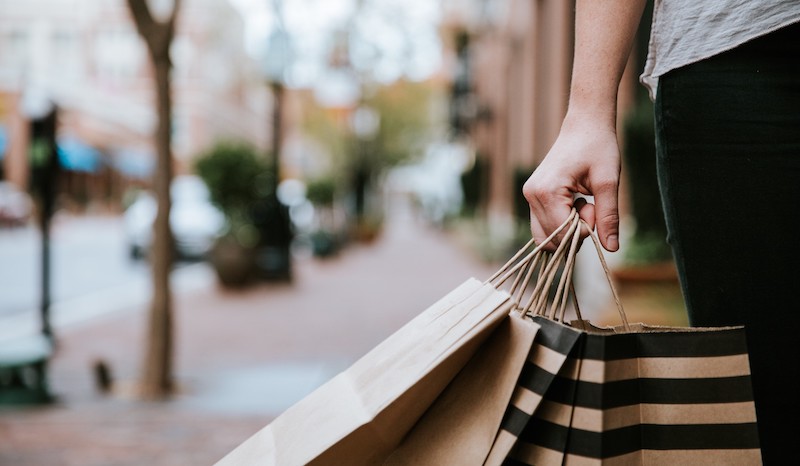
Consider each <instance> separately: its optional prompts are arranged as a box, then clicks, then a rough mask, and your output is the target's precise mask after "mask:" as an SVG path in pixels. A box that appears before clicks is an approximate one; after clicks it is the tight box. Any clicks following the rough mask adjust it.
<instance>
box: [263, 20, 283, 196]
mask: <svg viewBox="0 0 800 466" xmlns="http://www.w3.org/2000/svg"><path fill="white" fill-rule="evenodd" d="M289 61H290V52H289V36H288V35H287V34H286V31H285V30H284V28H283V26H282V25H281V24H280V22H279V24H278V25H277V26H276V27H275V28H274V29H273V30H272V33H271V34H270V36H269V42H268V45H267V51H266V55H265V57H264V68H263V71H264V76H265V78H266V80H267V82H268V84H269V87H270V89H271V90H272V99H273V102H272V158H273V160H272V164H273V169H274V170H275V177H276V179H275V183H274V186H273V193H275V190H276V189H277V184H278V176H279V174H280V162H281V161H280V154H281V149H282V142H283V141H282V134H283V100H284V77H285V75H286V69H287V68H288V67H289Z"/></svg>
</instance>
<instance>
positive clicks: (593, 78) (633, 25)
mask: <svg viewBox="0 0 800 466" xmlns="http://www.w3.org/2000/svg"><path fill="white" fill-rule="evenodd" d="M645 2H646V0H578V2H577V7H576V13H575V58H574V64H573V69H572V84H571V86H570V99H569V109H568V112H567V117H568V119H571V118H580V117H582V116H587V115H588V116H590V117H591V118H593V119H597V120H596V121H597V122H599V123H604V124H608V125H610V126H611V127H613V125H614V124H615V122H616V110H617V90H618V89H619V83H620V79H621V78H622V73H623V71H624V70H625V64H626V62H627V61H628V56H629V54H630V51H631V46H632V44H633V38H634V36H635V35H636V29H637V27H638V25H639V21H640V19H641V17H642V11H643V10H644V6H645Z"/></svg>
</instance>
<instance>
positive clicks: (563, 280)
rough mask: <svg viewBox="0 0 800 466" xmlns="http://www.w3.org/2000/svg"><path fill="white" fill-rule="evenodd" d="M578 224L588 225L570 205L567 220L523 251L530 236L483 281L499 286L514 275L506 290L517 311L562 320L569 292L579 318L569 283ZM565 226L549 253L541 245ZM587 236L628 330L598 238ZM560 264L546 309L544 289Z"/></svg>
mask: <svg viewBox="0 0 800 466" xmlns="http://www.w3.org/2000/svg"><path fill="white" fill-rule="evenodd" d="M581 226H585V227H586V228H587V229H588V228H589V227H588V225H587V224H586V222H584V221H583V220H581V218H580V217H579V216H578V213H577V211H576V210H575V209H572V212H571V213H570V215H569V217H567V220H566V221H565V222H564V223H563V224H562V225H561V226H559V227H558V228H557V229H556V230H555V231H554V232H553V233H552V234H550V236H548V237H547V238H546V239H545V240H544V241H542V242H541V243H540V244H539V245H537V246H535V247H534V249H533V250H532V251H531V252H529V253H528V254H525V252H526V251H527V250H529V249H530V248H531V247H532V246H534V245H535V242H534V240H530V241H529V242H528V243H527V244H526V245H525V246H524V247H523V248H522V249H520V250H519V251H517V253H516V254H514V256H513V257H512V258H511V259H509V260H508V262H506V263H505V264H504V265H503V266H502V267H501V268H500V270H498V271H497V272H496V273H495V274H494V275H492V277H491V278H489V280H487V283H492V284H493V285H494V286H497V287H499V286H501V285H502V284H503V283H505V282H506V281H507V280H508V279H509V278H511V277H515V279H514V281H513V283H512V285H511V290H510V293H511V295H512V296H513V297H514V300H515V302H516V303H517V304H518V310H519V311H520V313H521V314H523V315H540V316H544V317H547V318H549V319H551V320H555V321H559V322H563V321H564V314H565V312H566V304H567V301H568V298H569V296H570V295H572V296H573V302H574V304H575V312H576V314H577V317H578V319H579V320H583V319H582V317H581V314H580V308H579V306H578V301H577V299H576V298H575V287H574V285H573V283H572V278H573V274H574V269H575V257H576V255H577V252H578V249H579V246H580V235H581ZM565 229H566V233H565V234H564V238H563V240H562V241H561V243H560V244H559V245H558V247H557V248H556V251H555V252H554V253H552V254H551V253H549V252H547V251H545V250H544V249H543V248H544V246H545V245H547V244H548V243H551V242H552V241H553V239H554V238H555V237H556V236H557V235H558V234H559V233H561V232H562V231H564V230H565ZM589 236H591V238H592V243H593V244H594V246H595V249H596V251H597V254H598V256H599V257H600V263H601V265H602V266H603V272H604V273H605V276H606V280H607V281H608V284H609V287H610V288H611V293H612V295H613V297H614V303H615V304H616V306H617V311H618V312H619V316H620V319H621V320H622V325H623V327H624V328H625V330H626V331H627V330H630V326H629V324H628V318H627V315H626V314H625V310H624V309H623V308H622V302H621V301H620V299H619V293H618V292H617V289H616V287H615V286H614V281H613V279H612V278H611V271H610V270H609V268H608V264H607V263H606V260H605V257H604V256H603V250H602V247H601V246H600V242H599V241H598V239H597V236H596V235H595V234H594V232H590V234H589ZM561 264H564V269H563V271H562V272H561V277H560V278H559V280H558V284H557V287H556V291H555V296H554V297H553V300H552V303H551V304H550V308H549V310H548V307H547V304H548V294H549V293H548V292H549V290H550V288H551V286H552V285H553V283H554V282H555V280H556V277H557V276H558V271H559V266H560V265H561ZM532 282H535V286H534V289H533V292H532V293H531V295H530V297H529V299H528V301H527V303H526V304H525V305H524V306H519V304H520V303H521V300H522V297H523V295H524V294H525V291H526V290H527V288H528V285H529V284H530V283H532Z"/></svg>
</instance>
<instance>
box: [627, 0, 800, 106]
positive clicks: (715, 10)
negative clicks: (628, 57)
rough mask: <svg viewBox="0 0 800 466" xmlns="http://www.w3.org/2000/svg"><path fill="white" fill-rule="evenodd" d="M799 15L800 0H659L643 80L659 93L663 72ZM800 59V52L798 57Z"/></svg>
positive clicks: (703, 56) (652, 92)
mask: <svg viewBox="0 0 800 466" xmlns="http://www.w3.org/2000/svg"><path fill="white" fill-rule="evenodd" d="M798 21H800V0H655V5H654V8H653V24H652V30H651V34H650V46H649V50H648V54H647V61H646V63H645V66H644V73H643V74H642V75H641V77H640V78H639V80H640V81H641V82H642V84H644V85H645V86H646V87H647V88H648V90H649V91H650V98H655V93H656V86H657V85H658V77H659V76H662V75H663V74H664V73H666V72H668V71H670V70H674V69H676V68H680V67H681V66H684V65H688V64H690V63H695V62H697V61H700V60H703V59H705V58H708V57H711V56H714V55H716V54H719V53H722V52H725V51H727V50H730V49H732V48H734V47H736V46H738V45H741V44H743V43H745V42H747V41H749V40H752V39H755V38H756V37H759V36H763V35H765V34H768V33H770V32H772V31H775V30H777V29H780V28H782V27H785V26H788V25H790V24H792V23H795V22H798ZM798 59H800V57H798Z"/></svg>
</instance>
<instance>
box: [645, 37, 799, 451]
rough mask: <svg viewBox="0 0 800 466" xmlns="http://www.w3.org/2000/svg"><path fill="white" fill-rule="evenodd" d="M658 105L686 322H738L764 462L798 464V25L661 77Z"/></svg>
mask: <svg viewBox="0 0 800 466" xmlns="http://www.w3.org/2000/svg"><path fill="white" fill-rule="evenodd" d="M655 108H656V134H657V152H658V176H659V185H660V188H661V196H662V202H663V205H664V212H665V215H666V219H667V228H668V233H669V242H670V244H671V245H672V249H673V253H674V255H675V259H676V262H677V264H678V270H679V273H680V280H681V287H682V289H683V294H684V298H685V300H686V305H687V308H688V311H689V321H690V323H691V324H692V325H694V326H726V325H745V328H746V333H747V339H748V348H749V352H750V364H751V371H752V375H753V391H754V394H755V400H756V413H757V416H758V423H759V434H760V437H761V447H762V455H763V457H764V462H765V464H767V465H784V464H800V463H797V461H798V460H797V458H798V457H800V453H798V444H797V443H796V442H797V438H798V437H797V436H798V433H800V428H798V427H797V425H798V423H800V409H799V407H800V226H798V225H800V25H793V26H790V27H787V28H784V29H781V30H779V31H777V32H774V33H772V34H769V35H767V36H764V37H762V38H760V39H756V40H754V41H752V42H749V43H747V44H745V45H742V46H740V47H737V48H736V49H734V50H732V51H729V52H725V53H723V54H720V55H717V56H715V57H712V58H710V59H706V60H703V61H701V62H699V63H695V64H692V65H688V66H685V67H682V68H680V69H677V70H674V71H671V72H669V73H667V74H666V75H665V76H663V77H662V78H661V80H660V83H659V89H658V97H657V98H656V107H655ZM791 458H794V459H793V460H792V459H791Z"/></svg>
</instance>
